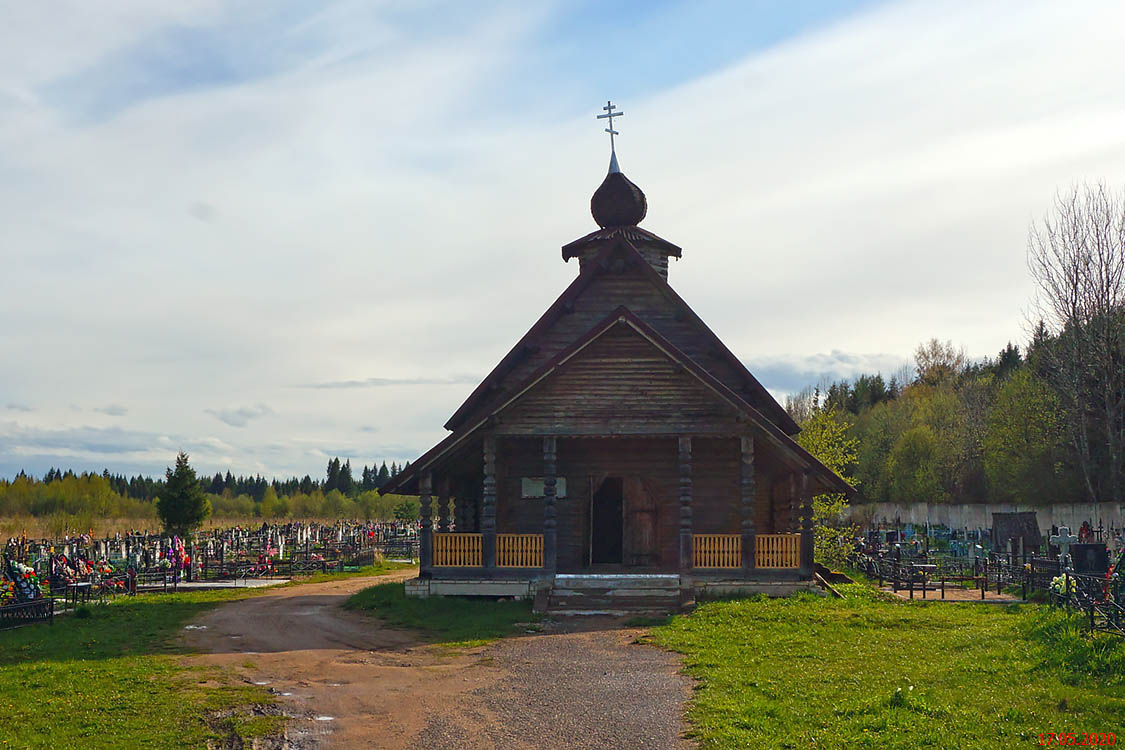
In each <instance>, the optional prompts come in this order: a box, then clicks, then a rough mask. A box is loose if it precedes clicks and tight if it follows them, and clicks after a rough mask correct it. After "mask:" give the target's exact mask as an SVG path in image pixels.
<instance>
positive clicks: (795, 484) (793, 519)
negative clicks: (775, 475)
mask: <svg viewBox="0 0 1125 750" xmlns="http://www.w3.org/2000/svg"><path fill="white" fill-rule="evenodd" d="M800 495H801V485H800V482H799V481H798V479H797V475H796V474H795V473H794V474H790V475H789V508H788V510H786V511H785V530H786V531H788V532H789V533H791V534H796V533H797V532H798V531H800V530H801V519H799V518H798V517H797V503H798V502H799V501H798V500H797V498H798V497H800ZM778 530H779V531H780V529H778Z"/></svg>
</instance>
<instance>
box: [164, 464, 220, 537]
mask: <svg viewBox="0 0 1125 750" xmlns="http://www.w3.org/2000/svg"><path fill="white" fill-rule="evenodd" d="M164 476H165V487H164V490H163V491H162V492H161V493H160V499H159V500H157V502H156V512H157V514H158V515H159V516H160V520H161V521H163V522H164V530H165V531H167V532H168V533H169V534H176V535H178V536H181V537H186V536H188V535H189V534H190V533H191V532H192V531H194V530H195V529H198V528H199V527H200V526H202V525H203V522H204V521H205V520H207V517H208V516H210V515H211V500H210V499H208V497H207V493H205V492H204V491H203V487H201V486H200V484H199V479H198V478H197V477H196V476H195V469H193V468H191V466H190V465H189V464H188V455H187V454H186V453H184V452H183V451H180V453H179V455H178V456H176V468H175V470H173V469H171V468H169V469H168V470H167V471H166V472H165V474H164Z"/></svg>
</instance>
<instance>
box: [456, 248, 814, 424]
mask: <svg viewBox="0 0 1125 750" xmlns="http://www.w3.org/2000/svg"><path fill="white" fill-rule="evenodd" d="M626 274H627V275H630V276H631V277H632V278H633V279H634V280H635V281H637V282H638V283H639V284H640V285H641V287H638V288H642V287H643V288H645V289H648V290H649V293H650V295H651V297H652V299H653V300H656V303H655V307H656V308H658V309H655V311H648V312H642V311H640V310H637V309H636V308H635V306H633V305H631V307H633V309H634V311H635V312H636V313H637V314H638V315H639V316H641V317H643V318H645V319H647V320H649V322H651V323H652V324H653V326H654V327H659V328H662V329H664V330H663V331H662V332H663V333H665V334H667V336H668V337H669V338H670V339H672V340H675V342H676V344H677V345H679V348H683V349H684V351H685V352H686V353H687V354H688V356H689V357H692V358H693V359H695V360H696V361H697V363H698V364H700V365H701V366H704V367H705V368H706V369H708V370H709V371H712V374H713V375H715V376H716V377H717V378H718V379H719V380H720V381H722V382H723V383H724V384H726V385H727V387H728V388H731V389H732V390H735V391H736V392H738V393H739V394H740V398H744V399H745V400H746V401H748V402H750V403H752V404H753V406H754V407H755V408H757V409H759V410H760V411H761V412H762V413H763V414H764V415H766V416H767V417H768V419H770V420H771V421H772V422H773V423H774V424H776V425H777V426H779V427H780V428H781V429H782V430H783V431H784V432H785V433H786V434H790V435H792V434H796V433H797V432H798V431H799V429H800V428H799V427H798V426H797V425H796V423H795V422H793V420H792V418H790V417H789V415H788V414H787V413H786V412H785V410H784V409H783V408H782V407H781V405H780V404H778V403H777V401H775V400H774V399H773V397H772V396H771V395H770V394H769V392H768V391H766V389H765V388H764V387H763V386H762V385H761V383H759V382H758V380H757V379H756V378H755V377H754V376H753V375H752V374H751V373H750V371H749V370H747V369H746V366H745V365H743V364H742V362H741V361H740V360H739V359H738V358H737V357H735V356H734V354H732V353H731V351H730V350H729V349H727V347H726V346H725V345H724V344H723V343H722V341H721V340H720V339H719V338H718V336H716V335H715V334H714V332H713V331H711V329H710V328H708V327H707V325H706V324H705V323H704V322H703V321H702V320H701V319H700V318H699V316H698V315H696V314H695V312H694V311H693V310H692V309H691V308H690V307H689V306H688V304H687V303H686V302H684V300H683V299H682V298H681V297H680V296H679V295H678V294H676V292H675V291H674V290H673V289H672V288H671V287H670V286H669V285H668V282H667V281H665V280H664V279H663V278H662V277H661V276H660V274H658V273H657V272H656V271H655V270H654V269H653V268H652V267H651V266H650V265H649V264H648V263H647V262H646V261H645V260H644V258H642V257H641V255H640V253H639V252H638V251H637V249H636V248H635V247H634V246H633V245H632V244H630V243H629V242H628V241H627V240H626V239H625V238H624V237H623V236H615V237H614V238H613V239H612V240H606V242H605V247H604V248H603V249H602V251H601V252H600V253H599V255H598V257H597V258H596V259H595V260H593V261H591V262H589V263H587V264H586V266H585V267H584V268H583V269H582V271H581V272H580V273H579V275H578V277H577V278H576V279H575V280H574V281H573V282H572V283H571V284H570V286H569V287H567V289H566V290H565V291H564V292H563V293H562V294H561V295H560V296H559V298H558V299H557V300H555V302H554V303H553V304H552V305H551V306H550V307H549V308H548V309H547V311H546V312H545V313H544V314H543V316H542V317H540V319H539V320H538V321H537V322H536V323H535V325H533V326H532V327H531V329H530V330H529V331H528V332H527V333H526V334H525V335H524V336H523V338H521V339H520V340H519V342H518V343H517V344H516V345H515V346H514V347H513V348H512V349H511V351H509V352H508V354H507V355H506V356H505V357H504V358H503V359H502V360H501V361H500V363H499V364H498V365H497V366H496V367H495V368H493V370H492V372H491V373H489V375H488V376H487V377H486V378H485V379H484V380H483V381H482V382H481V384H480V385H479V386H477V388H476V389H475V390H474V391H473V392H472V393H471V394H470V395H469V397H468V398H467V399H466V400H465V402H464V403H463V404H462V405H461V406H460V407H459V408H458V409H457V411H456V412H455V413H454V414H453V416H452V417H450V419H449V421H448V422H446V424H445V427H446V429H450V430H456V429H457V428H458V427H460V426H462V425H463V424H464V423H466V422H468V421H472V420H474V419H475V417H476V416H477V415H478V414H481V413H484V412H486V411H490V410H491V408H492V407H493V406H494V405H495V403H497V401H499V400H506V399H507V397H508V396H509V395H510V393H511V389H512V385H513V384H514V383H517V382H520V381H522V380H523V378H524V376H526V374H527V373H528V372H530V371H533V370H534V369H535V368H536V367H538V366H539V365H540V364H542V363H543V362H545V361H547V360H549V359H550V358H551V357H552V356H554V355H555V354H556V353H557V352H558V351H560V350H561V349H562V348H563V347H565V346H566V345H568V344H570V343H571V342H572V341H573V340H574V338H576V336H577V335H578V334H579V333H580V332H581V330H582V329H584V328H585V327H586V326H588V325H589V324H590V323H591V322H592V321H593V320H596V319H598V318H600V317H601V316H603V315H605V313H606V312H607V311H608V310H609V309H611V308H610V304H612V305H619V304H623V303H625V302H632V301H631V300H624V299H620V298H617V299H613V295H608V296H606V304H605V305H598V304H595V303H594V302H593V301H592V299H591V295H588V292H589V290H590V289H591V287H595V288H596V287H597V286H598V285H600V284H603V283H610V282H609V281H608V279H616V278H617V277H619V276H624V275H626ZM584 295H587V296H586V297H585V298H584ZM586 303H590V304H586ZM576 310H577V311H578V312H579V313H580V314H578V315H576V314H575V313H576ZM571 315H574V316H575V319H574V320H567V319H566V318H567V316H571ZM583 316H585V317H583ZM564 328H568V329H570V334H568V335H564V334H563V332H562V329H564ZM685 347H686V348H685Z"/></svg>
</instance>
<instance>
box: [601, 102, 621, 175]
mask: <svg viewBox="0 0 1125 750" xmlns="http://www.w3.org/2000/svg"><path fill="white" fill-rule="evenodd" d="M602 109H604V110H605V114H604V115H598V118H597V119H599V120H604V119H606V118H609V127H608V128H606V129H605V132H607V133H609V173H610V174H613V173H614V172H620V171H621V168H620V167H618V166H617V149H616V147H615V144H614V142H613V136H615V135H621V134H620V133H618V132H617V131H616V130H614V129H613V118H614V117H623V116H624V115H625V113H624V112H614V111H613V110H615V109H617V108H616V107H615V106H613V102H611V101H606V103H605V106H604V107H602Z"/></svg>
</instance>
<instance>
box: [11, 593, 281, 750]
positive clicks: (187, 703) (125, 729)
mask: <svg viewBox="0 0 1125 750" xmlns="http://www.w3.org/2000/svg"><path fill="white" fill-rule="evenodd" d="M254 593H256V592H255V591H254V590H245V589H243V590H234V591H230V590H228V591H193V592H180V593H176V594H146V595H144V596H139V597H135V598H131V599H121V600H118V601H117V602H115V603H113V604H108V605H105V606H94V607H90V608H89V612H90V616H89V617H75V616H73V615H68V616H65V617H56V618H55V622H54V624H53V625H46V624H42V625H33V626H28V627H23V628H18V629H15V630H8V631H4V632H0V716H2V717H4V718H3V720H2V723H3V727H2V731H0V748H7V747H31V748H36V747H82V748H100V747H107V748H109V747H112V748H119V747H141V746H144V747H165V748H178V747H202V746H204V745H205V744H206V742H207V740H208V739H215V738H216V737H219V736H221V734H220V733H221V732H222V731H223V730H224V729H234V730H236V729H237V726H238V723H239V721H240V720H239V719H238V718H237V716H238V712H239V710H241V709H247V708H249V707H250V706H253V705H255V704H269V703H272V702H273V700H272V698H271V697H270V696H269V694H268V693H267V692H266V691H265V690H263V689H261V688H256V687H253V686H246V685H232V684H227V682H226V679H225V678H224V676H223V675H221V674H220V673H219V672H217V671H207V670H196V669H192V668H189V667H185V666H183V665H182V664H181V663H180V662H181V659H180V658H179V657H178V656H177V655H178V654H183V653H185V652H184V650H183V648H182V647H180V646H178V645H177V644H176V642H175V639H174V636H175V635H176V634H177V633H178V632H179V630H180V629H181V628H182V627H183V625H184V624H185V623H187V622H188V621H189V620H190V619H191V618H193V617H195V616H197V615H199V614H201V613H202V612H203V611H205V610H207V609H209V608H211V607H213V606H215V605H217V604H219V603H220V602H224V601H230V600H232V599H238V598H243V597H246V596H252V595H254ZM203 683H207V684H206V685H204V684H203ZM219 713H225V714H228V718H227V719H225V720H223V722H219V723H216V724H215V725H214V726H212V725H210V724H209V723H208V721H207V720H208V719H209V718H211V717H212V716H213V715H216V714H219ZM223 724H226V725H229V726H223ZM258 724H259V723H255V724H254V725H253V726H250V727H248V729H250V730H254V729H260V726H259V725H258Z"/></svg>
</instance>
